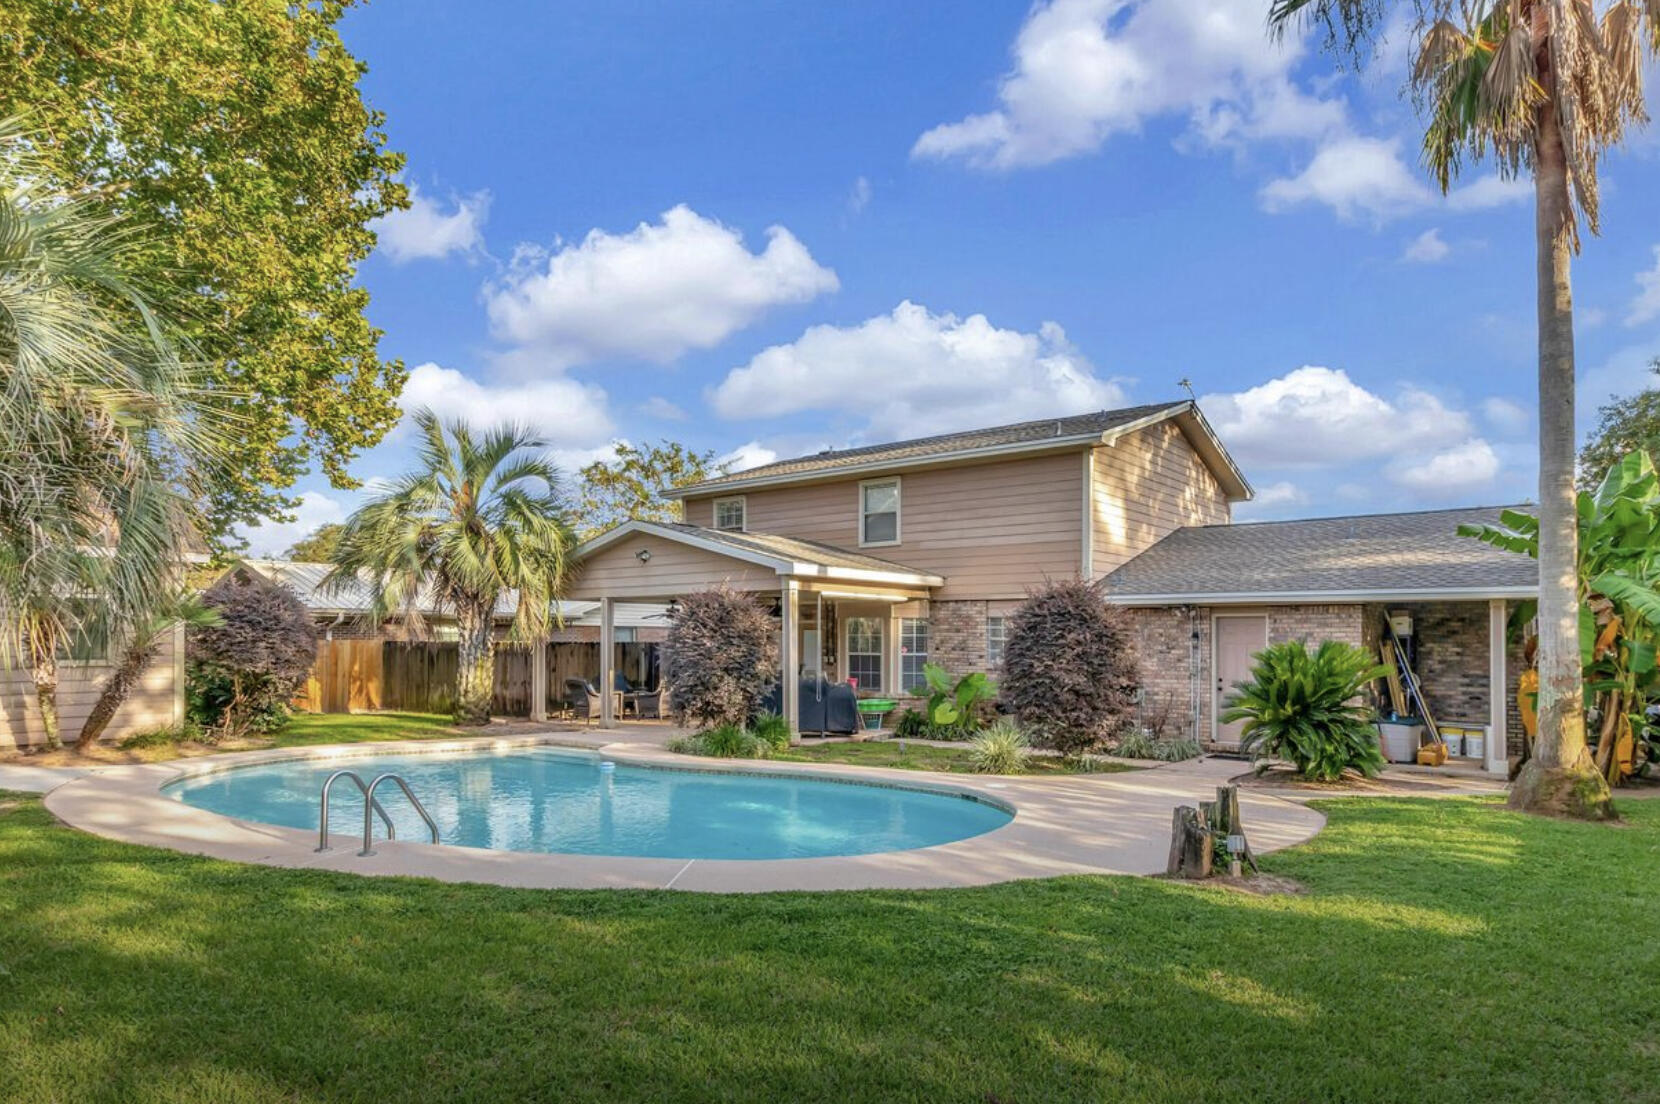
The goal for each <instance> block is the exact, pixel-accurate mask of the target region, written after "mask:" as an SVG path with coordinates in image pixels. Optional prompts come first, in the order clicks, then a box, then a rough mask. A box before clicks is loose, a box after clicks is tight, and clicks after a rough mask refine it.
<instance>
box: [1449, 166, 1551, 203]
mask: <svg viewBox="0 0 1660 1104" xmlns="http://www.w3.org/2000/svg"><path fill="white" fill-rule="evenodd" d="M1532 198H1533V183H1532V181H1530V180H1526V179H1523V178H1520V177H1511V178H1510V179H1508V180H1506V179H1505V178H1504V177H1502V176H1499V175H1497V174H1496V173H1495V174H1490V175H1488V176H1484V177H1482V178H1481V179H1479V180H1477V181H1475V182H1474V183H1472V184H1466V185H1464V186H1463V187H1461V188H1454V189H1452V190H1451V191H1449V192H1448V193H1447V198H1446V204H1447V206H1448V207H1450V208H1451V209H1452V210H1454V211H1485V210H1487V209H1489V208H1492V207H1502V206H1504V205H1505V204H1507V203H1526V202H1527V201H1528V200H1531V199H1532Z"/></svg>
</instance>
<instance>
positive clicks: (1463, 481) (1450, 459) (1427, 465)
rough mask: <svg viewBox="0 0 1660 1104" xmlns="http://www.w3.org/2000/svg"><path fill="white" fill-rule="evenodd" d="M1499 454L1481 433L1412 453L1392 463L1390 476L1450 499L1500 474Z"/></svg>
mask: <svg viewBox="0 0 1660 1104" xmlns="http://www.w3.org/2000/svg"><path fill="white" fill-rule="evenodd" d="M1500 467H1501V465H1500V464H1499V457H1498V454H1497V453H1496V452H1494V451H1493V446H1492V445H1489V444H1488V443H1487V442H1486V441H1483V440H1482V439H1481V438H1479V437H1473V438H1471V439H1469V440H1467V441H1464V442H1462V443H1460V444H1457V445H1454V446H1453V447H1452V448H1449V449H1442V450H1441V451H1439V452H1434V453H1430V454H1429V455H1428V456H1427V457H1419V456H1412V457H1407V458H1403V459H1401V460H1398V461H1396V462H1395V463H1393V464H1391V465H1389V467H1388V469H1387V471H1388V475H1389V478H1390V479H1391V480H1392V481H1393V482H1395V483H1396V484H1398V485H1400V486H1402V487H1405V488H1407V489H1408V490H1411V491H1416V492H1417V493H1419V494H1421V495H1424V496H1426V497H1429V498H1437V499H1450V498H1457V497H1459V496H1460V495H1466V494H1469V493H1470V492H1472V491H1475V490H1478V489H1480V488H1482V487H1486V486H1489V485H1490V484H1491V483H1492V482H1493V480H1494V479H1495V478H1497V476H1498V474H1499V469H1500Z"/></svg>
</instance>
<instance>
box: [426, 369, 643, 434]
mask: <svg viewBox="0 0 1660 1104" xmlns="http://www.w3.org/2000/svg"><path fill="white" fill-rule="evenodd" d="M399 402H400V403H402V405H403V408H404V409H405V410H406V411H408V410H415V409H416V408H418V407H423V406H424V407H427V408H428V409H430V410H432V411H434V412H435V413H437V414H438V415H439V417H441V418H443V419H445V420H449V419H451V418H461V419H464V420H465V421H467V422H469V423H471V424H472V425H473V426H475V427H479V426H488V425H495V424H498V423H501V422H521V423H525V424H528V425H530V426H531V427H533V428H534V429H536V430H537V431H538V432H540V433H541V434H542V436H543V437H545V438H546V439H547V441H548V443H549V444H550V445H553V446H558V447H563V448H590V447H594V446H596V445H597V444H598V443H600V442H603V441H605V440H606V439H607V438H608V437H609V436H610V434H611V430H612V426H611V418H610V416H609V415H608V414H607V412H606V404H605V392H604V391H603V390H601V389H600V388H598V387H594V386H592V385H589V384H584V383H581V382H579V381H577V380H573V379H569V378H567V377H564V376H550V377H547V378H545V379H539V380H529V381H525V382H522V383H508V384H491V383H481V382H480V381H478V380H475V379H473V378H472V377H471V376H467V375H465V374H463V373H461V372H458V371H456V370H455V369H454V368H445V367H443V366H441V365H438V364H432V363H430V362H429V363H427V364H421V365H417V366H416V367H415V369H414V370H413V371H411V372H410V373H409V379H408V381H406V382H405V383H404V388H403V396H402V397H401V398H400V399H399Z"/></svg>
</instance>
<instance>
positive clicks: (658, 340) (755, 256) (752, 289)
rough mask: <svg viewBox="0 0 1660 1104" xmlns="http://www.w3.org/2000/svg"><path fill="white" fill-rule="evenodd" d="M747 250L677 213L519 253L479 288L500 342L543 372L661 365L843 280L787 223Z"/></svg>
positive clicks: (735, 238) (714, 226)
mask: <svg viewBox="0 0 1660 1104" xmlns="http://www.w3.org/2000/svg"><path fill="white" fill-rule="evenodd" d="M766 236H767V244H766V248H765V249H763V250H762V251H761V252H759V253H751V252H750V251H749V250H748V249H746V248H745V247H744V242H743V236H742V235H741V234H739V233H738V231H736V230H734V229H732V228H730V227H728V226H723V225H722V224H721V223H719V222H716V221H715V220H713V219H708V218H704V217H703V216H702V215H700V214H698V213H697V212H696V211H693V210H692V209H691V208H689V207H687V206H685V205H681V206H678V207H675V208H673V209H671V210H669V211H666V212H664V213H663V217H662V221H661V222H657V223H641V224H640V225H639V226H636V227H635V228H634V229H633V230H630V231H628V232H627V233H624V234H611V233H607V232H606V231H604V230H597V229H596V230H591V231H589V233H588V236H587V237H585V238H584V239H583V240H582V242H581V244H579V245H570V246H566V247H564V248H562V249H560V250H558V251H557V252H555V253H553V254H552V255H551V256H549V255H547V254H546V253H544V252H542V251H540V250H535V249H528V250H521V251H520V252H519V254H518V255H517V256H516V257H515V258H514V263H513V265H512V267H511V269H510V271H509V272H508V274H507V275H506V276H505V277H504V278H503V279H502V280H500V281H499V282H496V283H494V284H491V285H489V286H487V287H486V288H485V307H486V309H487V311H488V312H489V316H490V321H491V324H492V326H493V327H494V329H495V332H496V335H497V336H498V337H500V338H502V339H503V340H505V341H508V342H510V343H512V344H514V345H516V346H518V347H519V349H520V351H521V353H522V354H523V359H524V360H528V361H530V362H533V363H536V364H538V365H539V366H540V367H541V368H542V369H544V370H545V369H549V368H551V369H555V370H557V369H561V368H565V367H569V366H570V365H573V364H582V363H587V362H590V361H596V360H602V359H605V358H608V357H625V358H630V359H640V360H650V361H658V362H666V361H670V360H673V359H674V358H675V357H677V356H679V355H680V354H682V353H684V352H686V351H687V350H688V349H707V348H712V347H714V346H715V345H718V344H720V343H721V342H722V341H724V340H725V339H726V338H727V337H729V336H730V335H731V334H733V333H735V332H736V331H738V330H741V329H743V328H744V327H745V326H748V325H749V324H750V323H751V322H754V321H755V319H756V318H758V317H759V316H760V315H761V314H762V313H763V312H764V311H766V310H767V309H768V308H769V307H774V306H778V305H781V304H785V303H805V302H807V301H808V300H810V299H813V298H815V297H817V296H819V295H821V294H823V293H825V292H829V291H835V290H836V289H837V288H838V287H839V286H840V284H839V283H838V281H837V279H836V274H835V272H833V271H832V270H830V269H828V268H825V267H823V266H822V265H820V264H819V263H818V262H817V261H815V260H813V258H812V255H811V254H810V253H808V251H807V247H806V246H804V245H802V244H801V242H800V241H798V240H797V239H796V237H795V236H794V235H793V234H791V233H790V232H789V231H788V230H787V229H785V228H784V227H782V226H773V227H769V228H768V229H767V232H766Z"/></svg>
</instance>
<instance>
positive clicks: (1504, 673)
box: [1482, 598, 1510, 775]
mask: <svg viewBox="0 0 1660 1104" xmlns="http://www.w3.org/2000/svg"><path fill="white" fill-rule="evenodd" d="M1508 620H1509V618H1508V616H1507V613H1506V608H1505V601H1504V599H1503V598H1493V599H1491V600H1489V601H1488V603H1487V682H1488V688H1487V700H1488V703H1489V704H1488V716H1487V729H1488V731H1487V758H1486V761H1485V762H1484V763H1483V764H1482V765H1483V766H1484V767H1486V768H1487V772H1488V773H1489V774H1497V775H1505V774H1508V773H1510V744H1509V738H1508V733H1507V731H1506V730H1507V728H1508V727H1509V720H1510V718H1509V708H1508V707H1509V701H1510V672H1509V670H1508V669H1507V667H1506V665H1505V646H1504V637H1505V631H1504V630H1505V625H1506V622H1507V621H1508Z"/></svg>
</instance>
